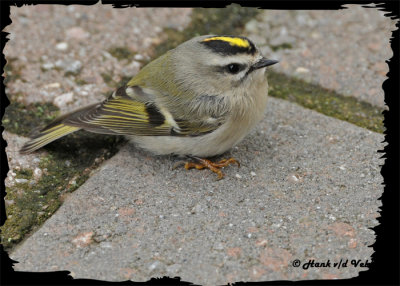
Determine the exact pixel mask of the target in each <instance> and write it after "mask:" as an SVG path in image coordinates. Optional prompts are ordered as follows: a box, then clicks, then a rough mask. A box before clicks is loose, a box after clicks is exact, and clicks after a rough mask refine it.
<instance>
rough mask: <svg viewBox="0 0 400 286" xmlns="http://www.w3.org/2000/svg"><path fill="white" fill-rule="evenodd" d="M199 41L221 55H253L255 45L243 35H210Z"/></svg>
mask: <svg viewBox="0 0 400 286" xmlns="http://www.w3.org/2000/svg"><path fill="white" fill-rule="evenodd" d="M200 43H202V44H203V45H205V46H206V47H207V48H209V49H211V50H213V51H214V52H216V53H219V54H223V55H235V54H239V53H246V54H251V55H254V53H255V52H256V47H255V46H254V44H253V43H252V42H251V41H250V40H249V39H247V38H245V37H237V36H212V37H209V38H206V39H204V40H202V41H201V42H200Z"/></svg>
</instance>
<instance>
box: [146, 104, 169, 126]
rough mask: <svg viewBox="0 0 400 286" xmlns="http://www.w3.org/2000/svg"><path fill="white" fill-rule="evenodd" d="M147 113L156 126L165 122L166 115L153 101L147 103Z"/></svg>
mask: <svg viewBox="0 0 400 286" xmlns="http://www.w3.org/2000/svg"><path fill="white" fill-rule="evenodd" d="M146 113H147V116H148V117H149V123H150V125H152V126H154V127H156V126H160V125H162V124H163V123H164V122H165V117H164V115H163V114H162V113H161V112H160V111H159V110H158V108H157V107H156V106H155V105H154V104H153V103H147V104H146Z"/></svg>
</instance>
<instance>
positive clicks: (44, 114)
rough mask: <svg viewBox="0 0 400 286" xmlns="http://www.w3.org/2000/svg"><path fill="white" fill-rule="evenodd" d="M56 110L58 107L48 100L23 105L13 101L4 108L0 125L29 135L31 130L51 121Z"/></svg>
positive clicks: (17, 132) (15, 132)
mask: <svg viewBox="0 0 400 286" xmlns="http://www.w3.org/2000/svg"><path fill="white" fill-rule="evenodd" d="M13 97H14V96H13ZM58 111H59V109H58V107H57V106H55V105H53V104H52V103H49V102H37V103H33V104H30V105H24V104H22V103H20V102H16V101H13V102H11V103H10V105H9V106H7V108H6V111H5V113H4V117H3V121H2V125H3V126H4V128H5V130H6V131H8V132H11V133H14V134H18V135H21V136H29V134H31V132H32V131H33V130H36V129H38V128H39V127H41V126H42V127H43V126H44V125H46V124H49V123H50V122H51V121H53V120H54V119H55V118H56V117H57V115H58Z"/></svg>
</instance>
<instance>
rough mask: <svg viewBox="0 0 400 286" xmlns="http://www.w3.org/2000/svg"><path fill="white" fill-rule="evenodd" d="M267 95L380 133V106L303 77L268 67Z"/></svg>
mask: <svg viewBox="0 0 400 286" xmlns="http://www.w3.org/2000/svg"><path fill="white" fill-rule="evenodd" d="M268 82H269V83H270V91H269V95H270V96H272V97H278V98H282V99H286V100H289V101H293V102H296V103H297V104H299V105H302V106H304V107H306V108H310V109H313V110H316V111H318V112H321V113H323V114H325V115H328V116H331V117H335V118H338V119H341V120H345V121H348V122H350V123H353V124H355V125H358V126H360V127H363V128H367V129H369V130H371V131H375V132H379V133H383V131H384V126H383V114H382V112H383V109H381V108H378V107H375V106H373V105H371V104H369V103H367V102H363V101H359V100H357V99H356V98H354V97H351V96H344V95H341V94H338V93H336V92H334V91H332V90H328V89H325V88H322V87H320V86H318V85H315V84H311V83H307V82H305V81H304V80H301V79H296V78H293V77H288V76H287V75H284V74H281V73H276V72H274V71H273V69H270V70H268Z"/></svg>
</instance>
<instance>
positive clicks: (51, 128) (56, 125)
mask: <svg viewBox="0 0 400 286" xmlns="http://www.w3.org/2000/svg"><path fill="white" fill-rule="evenodd" d="M96 106H97V104H92V105H89V106H85V107H83V108H80V109H78V110H75V111H73V112H70V113H67V114H65V115H63V116H61V117H59V118H57V119H55V120H54V121H53V122H52V123H50V124H49V125H47V126H46V127H45V128H43V129H42V130H40V132H39V133H38V134H36V135H34V136H33V137H32V138H31V140H29V141H28V142H27V143H26V144H25V145H24V146H22V148H21V150H19V152H20V153H22V154H28V153H31V152H33V151H35V150H37V149H39V148H41V147H43V146H44V145H47V144H49V143H51V142H53V141H54V140H57V139H58V138H61V137H63V136H65V135H68V134H70V133H72V132H75V131H78V130H79V129H82V127H81V126H79V124H76V123H74V122H73V120H74V119H75V118H76V117H79V116H80V115H82V114H84V113H85V112H88V111H89V110H91V109H93V108H94V107H96Z"/></svg>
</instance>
